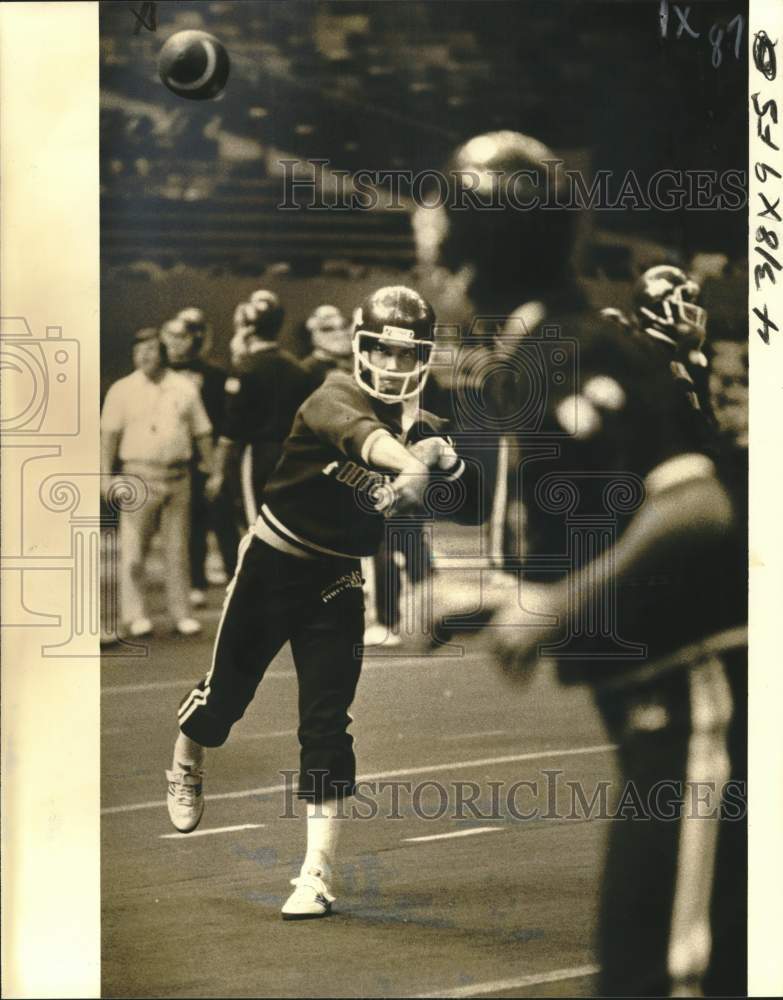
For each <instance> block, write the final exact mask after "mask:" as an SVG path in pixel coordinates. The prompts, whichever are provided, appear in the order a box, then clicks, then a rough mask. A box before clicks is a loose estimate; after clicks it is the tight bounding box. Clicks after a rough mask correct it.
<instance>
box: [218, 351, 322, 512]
mask: <svg viewBox="0 0 783 1000" xmlns="http://www.w3.org/2000/svg"><path fill="white" fill-rule="evenodd" d="M312 389H313V382H312V380H311V377H310V376H309V375H308V374H307V373H306V372H305V371H304V370H303V369H302V366H301V365H300V364H299V363H298V362H297V360H296V359H295V358H294V357H293V355H290V354H288V353H287V352H286V351H282V350H280V349H279V348H278V347H276V346H272V347H268V348H266V349H265V350H262V351H257V352H255V353H253V354H251V355H249V356H248V357H247V358H245V359H244V360H243V361H242V363H241V364H240V365H238V366H237V369H236V374H235V375H234V376H233V377H232V378H229V379H228V381H227V383H226V393H227V395H226V415H225V422H224V424H223V430H222V433H223V435H224V436H225V437H227V438H229V439H230V440H232V441H235V442H237V443H238V444H240V445H249V446H250V448H251V449H252V450H251V455H252V466H253V467H252V480H253V487H254V492H255V495H256V498H257V499H258V498H259V497H260V493H261V491H262V490H263V487H264V484H265V483H266V480H267V478H268V476H269V473H270V472H271V471H272V469H273V468H274V467H275V464H276V463H277V460H278V458H279V457H280V450H281V448H282V445H283V441H285V439H286V436H287V435H288V432H289V430H290V429H291V424H292V423H293V419H294V415H295V413H296V411H297V409H298V408H299V406H300V405H301V403H302V402H303V400H304V399H306V398H307V396H308V395H309V394H310V392H311V391H312Z"/></svg>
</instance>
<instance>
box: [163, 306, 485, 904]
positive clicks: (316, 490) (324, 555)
mask: <svg viewBox="0 0 783 1000" xmlns="http://www.w3.org/2000/svg"><path fill="white" fill-rule="evenodd" d="M434 321H435V317H434V314H433V311H432V308H431V307H430V305H429V304H428V303H427V302H426V301H425V300H424V299H423V298H422V297H421V296H420V295H419V294H418V293H417V292H415V291H413V290H411V289H409V288H405V287H402V286H394V287H389V288H382V289H380V290H378V291H377V292H375V293H374V294H373V295H371V296H370V297H369V298H368V299H367V300H366V301H365V303H364V304H363V306H362V309H361V312H360V314H359V320H358V324H357V330H356V332H355V335H354V340H353V345H354V346H353V350H354V354H355V367H354V372H353V374H349V373H348V372H340V371H336V372H333V373H332V374H331V375H330V376H329V377H328V378H327V380H326V382H325V383H324V384H323V385H322V386H321V387H320V388H319V389H317V390H316V391H315V392H314V393H313V394H312V395H311V396H310V397H309V398H308V399H307V400H306V401H305V403H304V404H303V405H302V406H301V408H300V409H299V411H298V412H297V414H296V418H295V420H294V425H293V428H292V429H291V433H290V435H289V436H288V439H287V440H286V442H285V447H284V450H283V455H282V458H281V461H280V463H279V464H278V466H277V468H276V469H275V471H274V472H273V474H272V475H271V477H270V479H269V481H268V482H267V485H266V489H265V491H264V494H263V498H262V504H261V509H260V514H259V517H258V520H257V522H256V523H255V525H254V526H253V530H252V531H251V532H249V533H248V535H247V537H246V538H245V540H244V542H243V543H242V549H241V555H240V561H239V569H238V572H237V576H236V577H235V578H234V580H233V582H232V584H231V586H230V588H229V593H228V597H227V600H226V604H225V607H224V611H223V617H222V619H221V622H220V625H219V627H218V637H217V640H216V645H215V652H214V656H213V661H212V667H211V669H210V671H209V673H208V674H207V676H206V678H205V679H204V680H203V681H202V682H201V683H200V684H199V685H198V686H197V687H195V688H194V689H193V690H192V691H191V692H190V694H189V695H188V696H187V697H186V698H185V699H184V700H183V702H182V704H181V705H180V709H179V727H180V733H179V736H178V738H177V741H176V744H175V748H174V759H173V763H172V768H171V770H170V771H168V772H167V777H168V780H169V792H168V806H169V815H170V817H171V820H172V822H173V824H174V826H175V827H176V828H177V829H178V830H181V831H183V832H188V831H190V830H193V829H194V828H195V827H196V826H197V824H198V822H199V820H200V818H201V814H202V811H203V792H202V780H203V763H204V747H216V746H220V745H221V744H223V743H224V742H225V741H226V739H227V738H228V735H229V732H230V730H231V727H232V726H233V724H234V723H235V722H236V721H238V720H239V719H240V718H241V717H242V715H243V714H244V712H245V710H246V708H247V706H248V705H249V703H250V701H251V700H252V698H253V696H254V694H255V691H256V688H257V686H258V684H259V682H260V681H261V679H262V677H263V675H264V672H265V670H266V668H267V666H268V665H269V663H270V662H271V661H272V659H273V658H274V657H275V655H276V654H277V652H278V650H279V649H280V648H281V646H282V645H283V644H284V643H285V642H286V641H288V640H290V642H291V649H292V653H293V658H294V664H295V666H296V672H297V678H298V683H299V742H300V747H301V757H300V776H299V797H300V798H302V799H304V800H305V801H306V802H307V853H306V855H305V859H304V862H303V865H302V869H301V873H300V875H299V877H298V878H296V879H294V881H293V884H294V886H295V890H294V892H293V893H292V895H291V896H290V898H289V899H288V901H287V902H286V903H285V905H284V907H283V911H282V913H283V917H284V918H285V919H304V918H312V917H323V916H325V915H326V914H328V913H329V911H330V908H331V904H332V902H333V900H334V896H333V894H332V891H331V888H330V879H331V871H332V867H333V865H334V861H335V851H336V846H337V835H338V831H339V823H338V822H337V820H338V818H339V814H340V801H341V800H342V799H343V798H345V797H346V796H350V795H352V794H353V791H354V782H355V775H356V761H355V757H354V750H353V737H352V736H351V735H350V733H349V732H348V726H349V725H350V722H351V718H350V716H349V714H348V709H349V707H350V705H351V702H352V701H353V697H354V692H355V689H356V685H357V682H358V679H359V672H360V669H361V649H362V647H361V643H362V634H363V628H364V602H363V593H362V577H361V570H360V562H359V560H360V558H361V557H362V556H365V555H368V554H370V553H372V552H374V551H375V550H376V549H377V547H378V545H379V543H380V541H381V538H382V536H383V533H384V525H385V520H384V515H385V514H387V513H389V512H390V511H391V510H396V509H405V508H406V507H408V506H411V507H416V506H420V505H421V504H422V503H423V502H424V495H425V490H426V489H427V486H428V485H429V483H430V481H431V479H432V478H435V479H438V480H440V482H439V483H438V486H439V487H440V488H441V489H447V490H448V489H451V490H452V491H453V493H454V496H455V497H459V496H460V489H459V487H458V486H457V480H462V483H461V484H460V485H461V486H464V489H465V490H466V491H467V490H468V486H467V485H465V482H466V477H467V479H468V480H469V478H470V474H469V473H466V467H465V464H464V463H463V462H462V461H461V460H460V459H459V457H458V456H457V455H456V454H455V452H454V450H453V449H452V448H451V446H450V445H449V443H448V442H447V441H446V439H444V438H443V437H442V436H441V434H440V430H441V426H442V421H440V420H438V418H436V417H433V416H431V415H430V414H427V413H425V412H422V411H418V405H417V404H418V398H419V395H420V393H421V389H422V387H423V385H424V382H425V381H426V378H427V374H428V371H429V364H430V353H431V350H432V345H433V326H434ZM466 495H467V494H466ZM460 504H461V498H460V499H459V502H456V501H455V504H454V505H453V506H454V510H453V513H454V515H455V516H459V515H460V514H461V513H463V512H462V511H461V507H460ZM440 509H443V508H442V506H441V508H440ZM467 514H468V515H470V511H467Z"/></svg>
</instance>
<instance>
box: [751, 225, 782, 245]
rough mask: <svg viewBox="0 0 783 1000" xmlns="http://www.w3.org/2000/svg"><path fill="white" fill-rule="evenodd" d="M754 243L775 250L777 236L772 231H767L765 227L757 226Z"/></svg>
mask: <svg viewBox="0 0 783 1000" xmlns="http://www.w3.org/2000/svg"><path fill="white" fill-rule="evenodd" d="M756 242H757V243H765V244H766V245H767V246H768V247H769V248H770V250H777V248H778V234H777V233H776V232H775V230H774V229H767V227H766V226H759V228H758V229H757V230H756Z"/></svg>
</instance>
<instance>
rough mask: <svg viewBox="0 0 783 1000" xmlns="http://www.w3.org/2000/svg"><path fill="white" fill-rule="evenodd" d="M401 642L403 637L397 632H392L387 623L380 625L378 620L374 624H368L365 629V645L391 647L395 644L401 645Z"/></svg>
mask: <svg viewBox="0 0 783 1000" xmlns="http://www.w3.org/2000/svg"><path fill="white" fill-rule="evenodd" d="M401 642H402V639H400V637H399V636H398V635H397V633H396V632H390V631H389V629H388V628H387V627H386V625H380V624H379V623H377V622H376V623H375V624H374V625H368V626H367V628H366V629H365V630H364V645H365V646H383V647H384V648H385V649H391V648H392V647H394V646H399V645H400V643H401Z"/></svg>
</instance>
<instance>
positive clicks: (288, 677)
mask: <svg viewBox="0 0 783 1000" xmlns="http://www.w3.org/2000/svg"><path fill="white" fill-rule="evenodd" d="M421 659H422V657H419V658H418V659H414V658H412V657H405V658H403V657H399V658H397V657H389V658H388V659H386V660H384V661H383V662H382V663H376V662H373V661H372V660H370V662H369V663H368V662H365V663H364V664H363V666H362V676H364V675H365V674H368V673H373V671H376V670H398V669H401V668H404V667H415V668H416V669H417V670H421V668H422V665H421ZM427 659H428V660H429V661H431V663H434V664H436V665H440V664H442V663H443V662H444V661H445V657H443V656H440V657H437V656H435V657H428V658H427ZM428 669H432V668H431V667H428ZM267 678H271V679H272V680H275V681H295V680H296V672H295V671H294V670H268V671H267V672H266V673H265V674H264V680H266V679H267ZM199 680H201V678H200V677H197V678H196V679H195V680H194V678H193V677H184V678H182V679H181V680H171V681H148V682H147V683H144V684H108V685H106V686H105V687H103V688H102V689H101V696H103V695H110V694H112V695H113V694H143V693H144V692H145V691H169V690H174V689H175V688H179V689H180V691H187V690H189V689H191V690H192V689H193V688H194V687H195V686H196V684H197V683H198V681H199Z"/></svg>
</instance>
